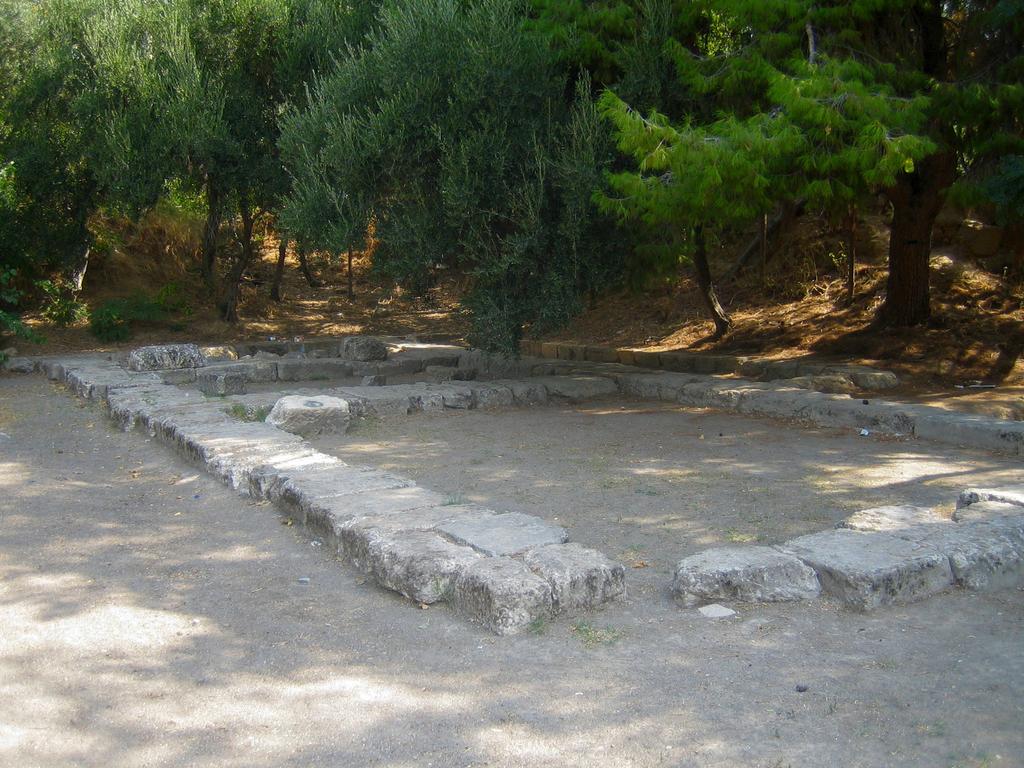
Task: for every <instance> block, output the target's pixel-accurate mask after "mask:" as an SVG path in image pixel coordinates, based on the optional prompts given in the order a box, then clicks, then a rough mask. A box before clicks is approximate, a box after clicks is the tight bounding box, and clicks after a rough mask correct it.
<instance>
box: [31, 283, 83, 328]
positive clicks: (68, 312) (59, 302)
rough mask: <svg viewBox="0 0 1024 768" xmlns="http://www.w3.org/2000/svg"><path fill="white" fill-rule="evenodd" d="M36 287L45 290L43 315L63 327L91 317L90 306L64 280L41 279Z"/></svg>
mask: <svg viewBox="0 0 1024 768" xmlns="http://www.w3.org/2000/svg"><path fill="white" fill-rule="evenodd" d="M36 287H37V288H39V290H40V291H42V292H43V296H44V298H43V305H42V315H43V317H45V318H46V319H47V320H49V321H50V322H51V323H53V324H54V325H57V326H59V327H61V328H63V327H65V326H68V325H74V324H75V323H77V322H79V321H81V320H86V319H88V317H89V307H88V306H86V304H85V302H83V301H80V300H79V299H78V297H77V296H75V294H74V292H73V291H72V290H71V288H70V287H69V286H67V285H65V284H64V283H63V282H62V281H60V280H57V281H53V280H40V281H38V282H37V283H36Z"/></svg>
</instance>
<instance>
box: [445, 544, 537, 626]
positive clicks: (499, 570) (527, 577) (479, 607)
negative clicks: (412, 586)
mask: <svg viewBox="0 0 1024 768" xmlns="http://www.w3.org/2000/svg"><path fill="white" fill-rule="evenodd" d="M451 602H452V605H453V606H454V607H455V609H456V610H457V611H458V612H459V613H461V614H463V615H464V616H467V617H468V618H470V619H472V620H474V621H477V622H479V623H481V624H482V625H483V626H485V627H487V628H488V629H490V630H491V631H492V632H494V633H496V634H499V635H508V634H514V633H516V632H522V631H523V630H524V629H526V628H527V627H529V626H530V624H531V623H533V622H535V621H538V620H543V619H547V618H549V617H550V616H551V615H552V600H551V587H550V585H549V584H548V583H547V581H545V580H544V579H542V578H541V577H540V576H538V575H537V574H535V573H533V572H532V571H531V570H530V569H529V568H527V567H526V565H524V564H523V563H521V562H519V561H518V560H512V559H510V558H507V557H485V558H481V559H480V560H477V561H476V562H475V563H473V564H471V565H470V566H469V567H468V568H466V569H465V570H464V571H462V573H461V574H459V577H458V579H457V580H456V582H455V590H454V593H453V595H452V600H451Z"/></svg>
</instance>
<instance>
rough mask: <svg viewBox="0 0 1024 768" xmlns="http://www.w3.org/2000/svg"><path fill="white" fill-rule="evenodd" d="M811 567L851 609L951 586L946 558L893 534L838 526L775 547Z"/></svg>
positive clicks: (918, 596) (921, 595)
mask: <svg viewBox="0 0 1024 768" xmlns="http://www.w3.org/2000/svg"><path fill="white" fill-rule="evenodd" d="M778 549H779V550H781V551H782V552H786V553H787V554H791V555H794V556H795V557H798V558H800V559H801V560H803V561H804V562H805V563H807V565H809V566H811V568H813V569H814V570H815V572H816V573H817V574H818V579H819V580H820V581H821V587H822V589H823V590H824V591H825V592H826V593H828V594H830V595H832V596H833V597H836V598H838V599H839V600H841V601H842V602H843V603H844V604H845V605H847V606H848V607H850V608H853V609H855V610H860V611H868V610H872V609H874V608H877V607H879V606H881V605H889V604H892V603H909V602H912V601H914V600H920V599H922V598H925V597H928V596H930V595H934V594H937V593H939V592H942V591H944V590H946V589H949V588H950V587H951V586H952V585H953V574H952V571H951V570H950V566H949V558H948V557H946V555H945V554H944V553H942V552H941V551H939V550H937V549H935V548H934V547H931V546H927V545H922V544H918V543H915V542H911V541H906V540H904V539H901V538H899V537H897V536H894V535H893V534H891V533H882V532H860V531H851V530H849V529H846V528H839V529H837V530H834V531H825V532H824V533H813V534H810V535H809V536H801V537H800V538H797V539H793V540H791V541H787V542H786V543H785V544H783V545H781V546H779V547H778Z"/></svg>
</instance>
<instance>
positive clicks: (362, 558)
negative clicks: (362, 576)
mask: <svg viewBox="0 0 1024 768" xmlns="http://www.w3.org/2000/svg"><path fill="white" fill-rule="evenodd" d="M359 501H360V499H359V498H357V497H354V496H345V497H342V498H341V499H339V500H335V501H333V502H331V504H330V505H329V507H328V505H327V504H325V503H320V502H318V503H317V505H316V507H317V510H327V509H328V508H329V510H330V516H329V517H325V518H323V522H322V523H321V524H319V527H320V528H321V529H323V530H331V531H333V534H334V538H335V539H336V540H337V542H338V550H339V551H340V552H341V553H342V554H343V555H344V556H345V557H346V558H348V559H349V560H351V561H353V562H354V563H356V564H357V565H359V567H363V564H364V563H366V562H367V560H366V558H367V557H368V556H369V555H368V553H369V547H370V545H371V544H372V543H373V542H374V541H376V540H377V539H378V538H379V537H380V536H381V535H384V534H387V535H390V534H394V533H398V532H400V531H433V530H435V529H437V528H439V526H441V525H443V524H445V523H449V522H452V521H453V520H459V519H462V518H466V517H471V518H474V519H477V518H482V517H487V516H489V515H493V514H494V512H493V511H492V510H489V509H487V508H485V507H481V506H479V505H477V504H447V505H446V504H441V505H436V506H431V507H421V508H417V509H408V510H405V511H403V512H397V513H392V514H379V515H359V514H353V511H354V510H355V509H356V505H358V504H359ZM339 502H340V503H339ZM353 502H355V504H353ZM460 546H465V545H460Z"/></svg>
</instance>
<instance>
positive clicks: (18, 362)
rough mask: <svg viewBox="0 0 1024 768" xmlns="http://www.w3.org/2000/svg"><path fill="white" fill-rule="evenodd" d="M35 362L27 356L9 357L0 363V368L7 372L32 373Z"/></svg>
mask: <svg viewBox="0 0 1024 768" xmlns="http://www.w3.org/2000/svg"><path fill="white" fill-rule="evenodd" d="M35 369H36V364H35V363H34V362H33V361H32V359H31V358H28V357H9V358H7V359H6V360H4V361H3V364H2V365H0V370H4V371H7V372H8V373H32V372H33V371H34V370H35Z"/></svg>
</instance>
